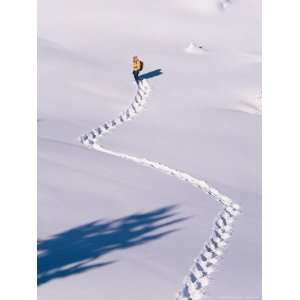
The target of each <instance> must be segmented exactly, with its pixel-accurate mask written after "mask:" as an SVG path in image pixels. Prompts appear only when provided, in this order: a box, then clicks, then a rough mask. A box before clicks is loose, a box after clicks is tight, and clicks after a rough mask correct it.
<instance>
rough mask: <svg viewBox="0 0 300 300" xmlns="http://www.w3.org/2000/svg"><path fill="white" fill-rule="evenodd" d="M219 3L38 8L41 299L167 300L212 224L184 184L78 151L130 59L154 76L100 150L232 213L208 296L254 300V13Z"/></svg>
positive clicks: (248, 5)
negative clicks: (212, 192)
mask: <svg viewBox="0 0 300 300" xmlns="http://www.w3.org/2000/svg"><path fill="white" fill-rule="evenodd" d="M161 2H163V3H161ZM223 2H224V1H223ZM225 2H226V3H225ZM225 2H224V3H225V5H223V4H222V3H221V2H218V1H214V0H206V1H197V0H195V1H193V0H189V1H183V0H177V1H157V0H155V1H151V2H148V1H142V2H141V1H135V0H130V1H114V0H113V1H108V0H107V1H96V0H88V1H85V2H82V1H69V0H64V1H56V0H54V1H48V0H44V1H42V0H41V1H40V4H39V10H40V11H39V120H38V147H39V148H38V152H39V157H38V162H39V190H38V192H39V204H38V208H39V227H38V235H39V246H38V247H39V253H40V256H39V259H38V260H39V298H40V299H84V298H88V299H104V300H111V299H125V300H126V299H128V300H129V299H130V300H134V299H146V300H147V299H174V298H175V293H176V291H178V290H179V289H180V288H182V281H183V277H184V276H185V275H186V274H187V271H188V269H189V267H190V266H191V263H192V259H193V258H194V257H196V256H197V255H198V254H199V252H200V250H201V248H202V247H203V244H204V242H205V241H206V240H207V237H208V234H209V233H210V232H211V230H212V226H213V221H214V220H215V218H216V215H217V213H218V212H219V211H220V206H219V204H218V203H216V202H214V201H212V199H211V198H209V197H208V196H206V195H205V194H204V193H201V192H199V191H197V190H194V189H193V188H192V187H190V185H189V184H187V183H184V182H180V181H177V180H176V179H174V178H173V177H169V176H166V175H164V174H162V173H159V172H157V171H156V170H154V169H148V168H144V167H143V166H140V165H136V164H133V163H132V162H130V161H126V160H123V159H120V158H118V157H113V156H111V155H109V153H103V152H96V151H91V150H88V149H86V148H85V147H83V146H82V145H80V143H79V142H78V140H77V137H78V136H79V135H80V134H82V133H84V132H86V131H88V130H89V129H92V128H96V127H97V125H99V124H104V123H105V122H106V121H107V120H110V119H113V118H114V117H115V116H116V114H118V113H119V112H121V111H123V110H124V108H126V107H127V106H128V105H129V104H130V102H131V100H132V99H133V98H134V95H135V93H136V87H135V83H134V82H133V78H132V75H131V71H130V67H131V66H130V63H131V57H132V56H133V55H139V56H141V57H142V59H143V60H144V63H145V70H144V73H147V72H152V71H154V72H152V73H150V75H148V78H147V80H148V82H149V84H150V85H151V87H152V92H151V95H150V96H149V100H148V102H149V103H148V106H147V108H146V110H145V111H144V113H143V115H141V116H140V117H139V118H136V119H135V120H134V121H133V122H129V123H126V124H124V125H123V126H122V127H119V128H118V129H116V130H115V131H114V132H113V134H111V135H108V136H106V137H105V147H107V148H108V149H113V150H115V151H119V152H122V153H127V154H128V155H131V156H134V157H146V158H148V159H149V160H152V161H157V162H162V163H163V164H164V165H167V166H171V167H172V168H174V169H179V170H183V171H184V172H186V173H188V174H190V175H192V176H194V177H196V178H201V179H204V180H205V181H207V182H209V183H210V184H211V185H212V186H214V187H215V188H217V189H218V190H219V191H221V192H222V193H223V194H225V195H227V196H229V197H230V198H232V199H234V200H235V201H236V202H238V203H239V204H240V205H241V206H242V209H243V214H242V216H241V217H240V218H239V220H238V222H237V224H236V226H235V230H234V233H233V237H232V239H231V241H230V247H228V249H227V250H226V255H225V256H224V260H222V262H221V264H219V266H218V269H217V270H218V272H217V273H215V275H214V276H213V281H212V282H211V283H210V285H209V288H208V290H207V297H208V299H219V298H221V297H227V298H235V299H242V298H253V299H259V298H260V198H261V178H260V175H261V174H260V164H261V153H260V126H261V124H260V122H261V121H260V102H259V99H260V94H261V87H260V2H259V1H251V0H249V1H239V0H235V1H225ZM220 3H221V5H220ZM224 8H226V9H224ZM198 54H199V55H198ZM159 69H161V71H162V74H161V75H160V72H158V71H156V70H159ZM151 76H153V77H151ZM146 77H147V76H146ZM256 101H257V102H256Z"/></svg>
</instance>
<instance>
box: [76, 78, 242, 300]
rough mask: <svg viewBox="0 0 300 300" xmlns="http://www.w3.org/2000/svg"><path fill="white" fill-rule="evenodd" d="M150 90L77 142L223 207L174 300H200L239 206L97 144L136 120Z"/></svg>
mask: <svg viewBox="0 0 300 300" xmlns="http://www.w3.org/2000/svg"><path fill="white" fill-rule="evenodd" d="M150 91H151V89H150V86H149V84H148V83H147V81H146V80H145V79H144V80H143V81H142V82H141V83H140V84H139V86H138V90H137V94H136V96H135V98H134V101H133V102H132V103H131V104H130V105H129V107H128V108H127V110H126V111H125V112H122V113H121V114H119V116H118V117H117V118H116V119H114V120H111V121H108V122H106V123H105V124H104V125H100V126H99V127H97V128H95V129H93V130H91V131H90V132H89V133H87V134H84V135H82V136H80V137H79V140H80V142H81V143H82V144H83V145H85V146H86V147H88V148H90V149H93V150H96V151H99V152H102V153H106V154H110V155H112V156H115V157H119V158H122V159H126V160H129V161H132V162H134V163H137V164H139V165H142V166H145V167H149V168H154V169H156V170H158V171H160V172H162V173H164V174H166V175H170V176H174V177H176V178H177V179H179V180H182V181H186V182H188V183H190V184H191V185H193V186H194V187H195V188H198V189H200V190H202V191H203V192H204V193H206V194H208V195H210V196H212V197H213V198H214V199H215V200H217V201H218V202H220V203H221V204H222V210H221V212H220V213H219V214H218V216H217V218H216V220H215V222H214V225H213V229H212V233H211V235H210V237H209V239H208V240H207V242H206V243H205V245H204V246H203V249H202V250H201V251H200V253H199V255H198V256H197V257H196V259H195V260H194V263H193V265H192V266H191V268H190V270H189V273H188V275H187V276H186V277H185V278H184V281H183V288H182V289H181V290H180V291H179V292H178V293H177V294H176V300H200V299H203V297H204V296H205V294H206V290H207V286H208V285H209V281H210V277H211V274H212V273H213V272H214V271H215V269H216V265H217V264H218V262H219V260H220V258H221V257H222V255H223V251H224V249H225V248H226V246H227V244H228V240H229V239H230V237H231V234H232V226H233V224H234V222H235V219H236V217H237V216H238V215H239V214H240V206H239V205H238V204H235V203H234V202H233V201H232V200H231V199H230V198H229V197H227V196H225V195H223V194H221V193H220V192H219V191H217V190H216V189H215V188H213V187H212V186H210V185H209V184H207V183H206V182H205V181H203V180H200V179H197V178H195V177H193V176H191V175H189V174H187V173H184V172H181V171H179V170H175V169H172V168H170V167H168V166H166V165H163V164H161V163H159V162H155V161H151V160H148V159H146V158H138V157H135V156H132V155H128V154H125V153H121V152H116V151H113V150H109V149H106V148H104V147H103V146H101V145H99V144H98V143H97V141H98V140H99V139H100V138H101V137H103V136H104V135H105V134H108V133H109V132H111V131H112V130H113V129H115V128H117V127H118V126H120V125H121V124H123V123H125V122H128V121H130V120H132V119H133V118H134V117H136V116H137V115H138V114H139V113H140V112H141V111H142V110H143V108H144V107H145V105H146V103H147V102H146V100H147V97H148V96H149V94H150Z"/></svg>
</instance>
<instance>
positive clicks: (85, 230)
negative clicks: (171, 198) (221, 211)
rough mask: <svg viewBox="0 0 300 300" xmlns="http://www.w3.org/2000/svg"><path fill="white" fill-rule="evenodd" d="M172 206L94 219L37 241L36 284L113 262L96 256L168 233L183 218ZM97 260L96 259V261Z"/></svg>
mask: <svg viewBox="0 0 300 300" xmlns="http://www.w3.org/2000/svg"><path fill="white" fill-rule="evenodd" d="M175 209H176V206H166V207H162V208H159V209H156V210H153V211H150V212H147V213H140V214H133V215H130V216H127V217H124V218H121V219H115V220H110V221H99V220H98V221H94V222H91V223H88V224H84V225H82V226H79V227H75V228H72V229H70V230H67V231H64V232H61V233H58V234H56V235H54V236H52V237H51V238H49V239H46V240H39V241H38V252H39V255H38V258H37V260H38V285H42V284H45V283H47V282H49V281H51V280H53V279H58V278H63V277H67V276H71V275H74V274H79V273H82V272H85V271H88V270H91V269H94V268H99V267H103V266H107V265H109V264H112V263H114V262H115V261H105V262H99V260H98V259H99V258H100V257H101V256H103V255H105V254H108V253H109V252H112V251H115V250H124V249H127V248H130V247H135V246H138V245H142V244H145V243H149V242H151V241H154V240H157V239H160V238H162V237H164V236H165V235H168V234H170V233H172V232H174V231H176V230H177V229H176V228H171V227H172V225H175V224H177V223H179V222H182V221H184V220H185V219H187V218H178V217H176V215H177V214H178V213H177V212H176V211H175ZM96 260H97V261H96Z"/></svg>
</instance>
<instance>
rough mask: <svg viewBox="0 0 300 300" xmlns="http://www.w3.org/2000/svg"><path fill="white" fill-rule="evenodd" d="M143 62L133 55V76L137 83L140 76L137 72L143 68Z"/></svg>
mask: <svg viewBox="0 0 300 300" xmlns="http://www.w3.org/2000/svg"><path fill="white" fill-rule="evenodd" d="M143 66H144V63H143V62H142V61H141V60H140V59H139V58H138V57H137V56H134V57H133V60H132V69H133V72H132V74H133V77H134V79H135V81H136V83H137V84H139V81H140V78H139V73H140V71H142V70H143Z"/></svg>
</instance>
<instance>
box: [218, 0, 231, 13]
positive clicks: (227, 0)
mask: <svg viewBox="0 0 300 300" xmlns="http://www.w3.org/2000/svg"><path fill="white" fill-rule="evenodd" d="M230 4H232V0H219V9H220V10H222V11H224V10H225V9H227V8H228V6H229V5H230Z"/></svg>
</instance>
